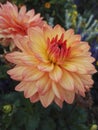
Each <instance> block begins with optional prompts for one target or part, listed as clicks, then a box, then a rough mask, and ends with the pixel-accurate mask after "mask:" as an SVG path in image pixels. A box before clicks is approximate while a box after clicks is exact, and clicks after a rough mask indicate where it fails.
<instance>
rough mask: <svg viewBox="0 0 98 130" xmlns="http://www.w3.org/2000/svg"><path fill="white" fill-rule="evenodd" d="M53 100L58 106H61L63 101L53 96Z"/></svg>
mask: <svg viewBox="0 0 98 130" xmlns="http://www.w3.org/2000/svg"><path fill="white" fill-rule="evenodd" d="M54 101H55V103H56V104H57V105H58V106H59V107H60V108H62V107H63V101H62V100H60V99H59V98H57V97H55V99H54Z"/></svg>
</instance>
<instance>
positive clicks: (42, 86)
mask: <svg viewBox="0 0 98 130" xmlns="http://www.w3.org/2000/svg"><path fill="white" fill-rule="evenodd" d="M50 85H51V82H50V80H49V77H48V76H47V75H44V76H43V77H42V78H40V79H39V80H38V81H37V82H36V87H37V88H38V92H39V93H40V94H41V95H43V94H45V93H46V92H47V91H48V90H49V89H50Z"/></svg>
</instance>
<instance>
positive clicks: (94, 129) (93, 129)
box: [90, 124, 98, 130]
mask: <svg viewBox="0 0 98 130" xmlns="http://www.w3.org/2000/svg"><path fill="white" fill-rule="evenodd" d="M97 128H98V125H96V124H93V125H92V126H91V128H90V130H97Z"/></svg>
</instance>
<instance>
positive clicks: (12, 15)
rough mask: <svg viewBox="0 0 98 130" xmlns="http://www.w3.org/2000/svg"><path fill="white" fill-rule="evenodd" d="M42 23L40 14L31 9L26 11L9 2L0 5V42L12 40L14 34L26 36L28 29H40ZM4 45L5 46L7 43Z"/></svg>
mask: <svg viewBox="0 0 98 130" xmlns="http://www.w3.org/2000/svg"><path fill="white" fill-rule="evenodd" d="M43 24H44V21H42V17H40V14H35V11H34V10H33V9H32V10H30V11H26V7H25V6H22V7H20V9H19V10H18V7H17V6H16V5H14V4H11V3H10V2H7V3H6V4H0V40H1V42H2V39H4V40H5V39H8V38H11V39H13V36H14V35H16V34H20V35H26V34H27V29H28V28H30V27H36V26H39V27H42V26H43ZM5 44H6V45H7V44H8V42H7V43H6V42H5Z"/></svg>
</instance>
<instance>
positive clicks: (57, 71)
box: [49, 65, 63, 82]
mask: <svg viewBox="0 0 98 130" xmlns="http://www.w3.org/2000/svg"><path fill="white" fill-rule="evenodd" d="M62 73H63V72H62V69H61V68H60V67H59V66H58V65H55V66H54V69H53V70H52V71H51V72H50V73H49V76H50V78H51V79H52V80H54V81H56V82H58V81H59V80H60V79H61V77H62Z"/></svg>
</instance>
